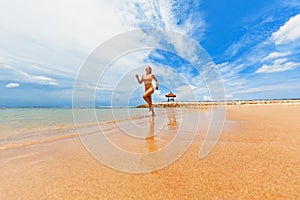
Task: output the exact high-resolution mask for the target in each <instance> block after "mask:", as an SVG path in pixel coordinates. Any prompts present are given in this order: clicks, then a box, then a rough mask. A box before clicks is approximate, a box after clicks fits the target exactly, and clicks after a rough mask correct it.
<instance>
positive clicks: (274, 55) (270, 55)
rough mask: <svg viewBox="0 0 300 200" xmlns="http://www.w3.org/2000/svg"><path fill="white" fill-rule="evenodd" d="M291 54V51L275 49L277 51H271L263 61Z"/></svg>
mask: <svg viewBox="0 0 300 200" xmlns="http://www.w3.org/2000/svg"><path fill="white" fill-rule="evenodd" d="M290 54H291V52H278V51H275V52H272V53H269V55H268V56H266V57H265V58H263V59H262V61H268V60H272V59H274V58H279V57H285V56H288V55H290Z"/></svg>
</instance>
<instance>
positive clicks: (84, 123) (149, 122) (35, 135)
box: [0, 108, 211, 149]
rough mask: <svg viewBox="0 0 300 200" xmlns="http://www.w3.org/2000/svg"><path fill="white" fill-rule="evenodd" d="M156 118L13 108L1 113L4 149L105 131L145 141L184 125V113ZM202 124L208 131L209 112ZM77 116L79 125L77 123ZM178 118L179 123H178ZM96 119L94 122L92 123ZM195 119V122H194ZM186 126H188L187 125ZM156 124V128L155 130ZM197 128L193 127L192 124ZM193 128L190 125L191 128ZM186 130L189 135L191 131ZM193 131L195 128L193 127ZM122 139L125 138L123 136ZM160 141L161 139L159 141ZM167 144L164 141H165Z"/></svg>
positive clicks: (134, 112)
mask: <svg viewBox="0 0 300 200" xmlns="http://www.w3.org/2000/svg"><path fill="white" fill-rule="evenodd" d="M155 111H156V114H155V117H154V118H152V116H151V115H149V113H148V109H146V108H96V109H93V108H80V109H79V108H78V109H74V110H72V108H11V109H6V110H2V111H0V149H6V148H11V147H14V146H15V145H16V144H17V146H18V145H24V144H31V143H32V141H35V142H34V143H39V142H43V141H47V139H49V138H51V140H52V139H54V138H55V139H59V138H65V137H73V136H76V135H77V133H79V134H80V133H82V132H83V133H84V134H90V133H95V132H97V131H99V128H100V129H101V128H102V129H103V130H102V131H105V132H106V133H110V132H113V133H120V134H121V133H122V134H125V135H128V136H132V137H136V138H142V139H145V138H147V137H148V136H149V133H150V132H151V130H152V129H153V130H152V133H153V134H159V133H160V132H161V131H162V130H164V129H166V128H168V129H170V130H172V129H175V128H178V127H179V126H181V125H182V122H181V121H180V119H181V117H180V116H181V114H182V112H185V111H188V112H190V109H189V110H184V109H180V108H177V109H170V108H169V109H163V108H161V109H159V108H157V109H155ZM196 111H197V113H201V117H200V118H201V119H200V118H199V120H200V122H201V123H200V124H201V126H202V128H203V127H204V126H205V127H207V126H208V124H209V119H210V117H211V111H210V110H209V109H206V110H202V112H198V111H199V109H196ZM73 113H77V114H75V115H76V120H75V121H76V123H75V121H74V119H73ZM176 116H177V119H176ZM91 119H92V120H91ZM193 120H194V119H192V118H191V120H189V121H190V122H191V121H193ZM185 123H186V122H185ZM154 124H155V126H154ZM192 124H193V123H192ZM189 126H190V125H188V127H189ZM188 127H185V131H188V130H189V128H188ZM190 127H191V129H193V131H194V130H195V129H196V128H195V127H192V126H190ZM120 134H118V135H119V136H118V138H119V139H120V138H122V134H121V136H120ZM158 138H160V137H158ZM161 139H162V140H163V137H162V138H161Z"/></svg>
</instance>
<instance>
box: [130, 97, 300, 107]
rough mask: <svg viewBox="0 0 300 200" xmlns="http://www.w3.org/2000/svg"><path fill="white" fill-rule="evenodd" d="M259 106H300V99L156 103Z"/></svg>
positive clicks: (156, 105)
mask: <svg viewBox="0 0 300 200" xmlns="http://www.w3.org/2000/svg"><path fill="white" fill-rule="evenodd" d="M259 105H300V99H278V100H232V101H172V102H154V103H153V106H154V107H155V108H179V107H187V108H189V107H202V106H204V107H211V106H259ZM148 107H149V106H148V104H142V105H139V106H136V108H148Z"/></svg>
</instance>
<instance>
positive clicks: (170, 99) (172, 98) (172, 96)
mask: <svg viewBox="0 0 300 200" xmlns="http://www.w3.org/2000/svg"><path fill="white" fill-rule="evenodd" d="M166 97H167V98H168V100H167V101H174V98H175V97H176V95H175V94H173V93H172V92H170V93H169V94H166Z"/></svg>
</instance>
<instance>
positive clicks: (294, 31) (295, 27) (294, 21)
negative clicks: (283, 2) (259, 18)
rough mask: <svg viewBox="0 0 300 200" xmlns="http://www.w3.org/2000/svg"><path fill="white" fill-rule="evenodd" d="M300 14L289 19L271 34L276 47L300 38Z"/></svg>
mask: <svg viewBox="0 0 300 200" xmlns="http://www.w3.org/2000/svg"><path fill="white" fill-rule="evenodd" d="M299 27H300V14H298V15H296V16H294V17H291V18H290V19H289V21H287V22H286V23H285V24H284V25H283V26H281V27H280V28H279V30H278V31H276V32H274V33H273V34H272V39H273V40H274V42H275V44H276V45H280V44H284V43H287V42H292V41H294V40H297V39H299V38H300V28H299Z"/></svg>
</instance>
